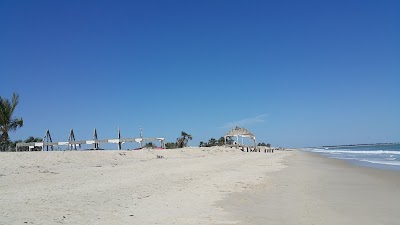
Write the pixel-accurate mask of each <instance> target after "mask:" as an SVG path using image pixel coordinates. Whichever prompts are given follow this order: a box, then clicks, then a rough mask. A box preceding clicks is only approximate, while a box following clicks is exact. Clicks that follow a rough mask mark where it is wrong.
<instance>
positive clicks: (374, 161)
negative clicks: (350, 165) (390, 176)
mask: <svg viewBox="0 0 400 225" xmlns="http://www.w3.org/2000/svg"><path fill="white" fill-rule="evenodd" d="M360 161H363V162H369V163H374V164H383V165H391V166H400V162H399V161H382V160H368V159H361V160H360Z"/></svg>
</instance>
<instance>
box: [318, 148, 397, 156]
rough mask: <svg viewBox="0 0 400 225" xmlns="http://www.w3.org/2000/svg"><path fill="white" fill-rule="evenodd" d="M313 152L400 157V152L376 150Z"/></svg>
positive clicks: (320, 151)
mask: <svg viewBox="0 0 400 225" xmlns="http://www.w3.org/2000/svg"><path fill="white" fill-rule="evenodd" d="M312 151H313V152H319V153H331V154H337V153H351V154H393V155H400V151H384V150H375V151H353V150H322V149H313V150H312Z"/></svg>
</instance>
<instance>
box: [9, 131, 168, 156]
mask: <svg viewBox="0 0 400 225" xmlns="http://www.w3.org/2000/svg"><path fill="white" fill-rule="evenodd" d="M150 141H159V142H160V145H161V148H165V138H143V137H142V128H140V137H139V138H121V131H120V129H119V128H118V138H117V139H104V140H99V139H98V138H97V130H96V128H95V129H94V132H93V140H84V141H77V140H76V139H75V134H74V130H73V129H71V130H70V133H69V137H68V141H65V142H53V141H52V139H51V135H50V131H49V130H47V131H46V135H45V136H44V138H43V141H42V142H30V143H24V142H20V143H17V145H16V151H17V152H18V151H19V148H21V147H24V146H27V147H29V148H28V149H29V151H32V149H33V148H35V147H40V148H41V149H42V151H49V147H50V151H53V147H54V146H60V145H67V146H68V150H77V148H76V146H77V145H78V146H79V148H80V147H81V145H83V144H87V145H93V148H92V150H98V149H100V144H101V143H113V144H117V145H118V150H121V149H122V144H124V143H126V142H136V143H139V144H140V146H141V147H142V144H143V142H150Z"/></svg>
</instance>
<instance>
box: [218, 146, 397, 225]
mask: <svg viewBox="0 0 400 225" xmlns="http://www.w3.org/2000/svg"><path fill="white" fill-rule="evenodd" d="M284 164H285V165H286V166H287V167H286V168H284V169H283V170H280V171H277V172H273V173H271V174H269V175H267V176H266V179H265V180H264V181H263V183H262V184H260V185H258V186H255V187H254V188H253V190H252V191H245V192H238V193H235V194H233V195H231V196H230V197H229V198H225V199H224V200H223V201H220V202H219V204H220V205H221V207H222V208H223V209H224V210H225V211H226V212H227V213H228V214H229V215H230V216H231V217H232V218H234V219H236V220H237V221H242V222H239V223H237V224H238V225H242V224H243V225H244V224H255V225H258V224H260V225H261V224H371V225H372V224H398V216H397V215H398V211H399V210H400V206H399V204H398V203H399V202H400V172H398V171H390V170H381V169H376V168H369V167H362V166H357V165H353V164H351V163H350V162H347V161H345V160H341V159H333V158H328V157H324V156H322V155H319V154H317V153H311V152H304V151H301V150H295V151H294V154H293V155H291V156H290V157H287V158H285V160H284Z"/></svg>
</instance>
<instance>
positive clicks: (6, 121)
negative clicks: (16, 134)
mask: <svg viewBox="0 0 400 225" xmlns="http://www.w3.org/2000/svg"><path fill="white" fill-rule="evenodd" d="M18 101H19V95H18V94H16V93H15V92H14V93H13V96H12V100H11V102H10V100H8V99H6V98H2V97H0V143H2V144H6V145H7V144H8V143H9V141H10V138H9V135H8V132H10V131H15V130H16V129H17V128H19V127H22V126H23V125H24V121H23V120H22V118H14V117H13V113H14V110H15V108H16V107H17V105H18Z"/></svg>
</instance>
